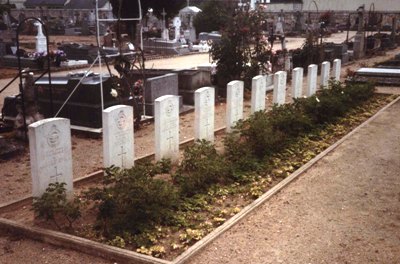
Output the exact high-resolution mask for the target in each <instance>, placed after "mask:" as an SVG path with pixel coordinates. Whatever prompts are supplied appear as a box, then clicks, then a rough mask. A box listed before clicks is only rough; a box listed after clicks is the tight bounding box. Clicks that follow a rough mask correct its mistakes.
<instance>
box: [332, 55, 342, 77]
mask: <svg viewBox="0 0 400 264" xmlns="http://www.w3.org/2000/svg"><path fill="white" fill-rule="evenodd" d="M341 70H342V60H340V59H336V60H334V61H333V68H332V75H333V78H334V80H335V81H338V82H339V81H340V72H341Z"/></svg>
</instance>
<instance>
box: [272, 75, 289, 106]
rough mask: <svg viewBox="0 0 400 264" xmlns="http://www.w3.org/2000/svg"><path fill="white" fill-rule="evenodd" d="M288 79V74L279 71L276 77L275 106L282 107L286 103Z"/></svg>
mask: <svg viewBox="0 0 400 264" xmlns="http://www.w3.org/2000/svg"><path fill="white" fill-rule="evenodd" d="M286 77H287V73H286V72H285V71H278V72H276V73H275V75H274V95H273V96H274V97H273V103H274V104H278V105H282V104H284V103H285V96H286Z"/></svg>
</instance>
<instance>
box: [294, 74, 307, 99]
mask: <svg viewBox="0 0 400 264" xmlns="http://www.w3.org/2000/svg"><path fill="white" fill-rule="evenodd" d="M303 75H304V69H303V68H302V67H297V68H294V69H293V72H292V97H293V98H299V97H301V96H302V93H303Z"/></svg>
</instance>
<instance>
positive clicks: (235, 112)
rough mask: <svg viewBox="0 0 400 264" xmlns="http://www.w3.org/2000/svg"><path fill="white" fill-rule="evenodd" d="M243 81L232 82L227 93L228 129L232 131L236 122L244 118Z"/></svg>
mask: <svg viewBox="0 0 400 264" xmlns="http://www.w3.org/2000/svg"><path fill="white" fill-rule="evenodd" d="M243 87H244V83H243V81H231V82H230V83H228V85H227V92H226V129H227V131H228V132H230V131H232V128H233V127H234V126H235V124H236V122H237V121H238V120H240V119H242V118H243V89H244V88H243Z"/></svg>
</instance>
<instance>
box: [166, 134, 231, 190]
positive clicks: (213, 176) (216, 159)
mask: <svg viewBox="0 0 400 264" xmlns="http://www.w3.org/2000/svg"><path fill="white" fill-rule="evenodd" d="M227 175H228V169H227V166H226V164H225V163H224V161H223V158H222V157H221V156H220V155H219V154H218V153H217V151H216V149H215V148H214V146H213V145H212V144H211V143H210V142H208V141H205V140H202V141H197V142H196V143H195V144H194V145H192V146H190V147H188V148H186V149H185V152H184V154H183V160H182V162H181V164H180V165H179V167H178V170H177V172H176V173H175V175H173V179H174V181H175V183H176V184H177V185H178V186H179V188H180V190H181V193H182V194H183V195H184V196H192V195H194V194H196V193H199V192H202V191H205V190H207V188H208V186H210V185H212V184H215V183H223V182H224V181H226V179H227Z"/></svg>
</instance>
